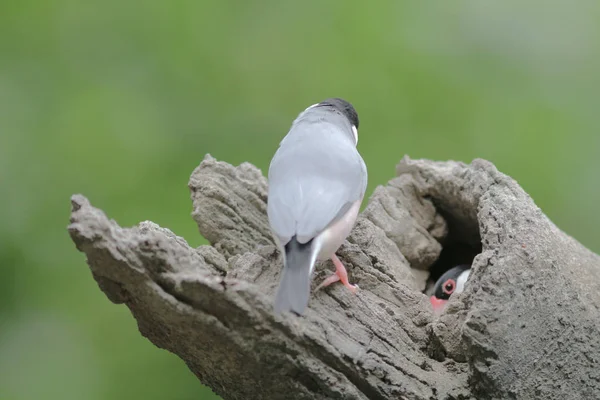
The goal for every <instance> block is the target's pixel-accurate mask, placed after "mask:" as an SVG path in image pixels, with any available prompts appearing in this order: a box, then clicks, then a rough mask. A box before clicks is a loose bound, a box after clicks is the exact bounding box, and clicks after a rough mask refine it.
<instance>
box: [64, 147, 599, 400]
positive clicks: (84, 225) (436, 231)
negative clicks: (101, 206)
mask: <svg viewBox="0 0 600 400" xmlns="http://www.w3.org/2000/svg"><path fill="white" fill-rule="evenodd" d="M397 173H398V176H397V177H396V178H394V179H392V180H391V181H390V182H389V183H388V185H387V186H385V187H378V188H377V190H376V191H375V193H374V194H373V196H372V197H371V199H370V200H369V204H368V206H367V207H366V209H365V211H364V212H363V213H362V214H361V216H360V217H359V220H358V222H357V225H356V227H355V229H354V230H353V232H352V234H351V236H350V237H349V238H348V241H347V242H346V243H345V244H344V245H343V246H342V248H341V249H340V251H339V252H338V255H339V256H340V258H341V259H342V261H343V262H344V263H345V264H346V266H347V267H348V269H349V272H350V276H351V280H352V282H356V283H358V284H359V286H360V290H359V292H358V294H357V295H352V294H351V293H350V292H349V291H348V290H346V289H345V288H344V287H343V286H342V285H332V286H331V287H328V288H326V289H324V290H320V291H318V292H315V293H313V295H312V297H311V300H310V304H309V309H308V310H307V312H306V314H305V315H304V316H302V317H298V316H294V315H291V314H290V315H283V316H280V317H276V316H274V315H273V313H272V306H271V303H272V298H273V293H274V291H275V287H276V284H277V282H278V277H279V273H280V265H281V258H280V255H279V254H278V252H277V250H276V248H275V246H274V245H273V242H272V239H271V237H270V233H269V227H268V223H267V219H266V193H267V183H266V180H265V178H264V177H263V176H262V174H261V172H260V171H259V170H258V169H256V168H255V167H253V166H252V165H250V164H242V165H240V166H239V167H233V166H231V165H229V164H227V163H224V162H218V161H216V160H215V159H213V158H212V157H210V156H207V157H206V158H205V160H204V161H203V162H202V163H201V165H200V166H199V167H198V168H197V169H196V170H195V171H194V172H193V174H192V176H191V179H190V184H189V187H190V190H191V194H192V200H193V217H194V219H195V220H196V222H197V223H198V227H199V229H200V232H201V233H202V235H203V236H204V237H205V238H207V239H208V240H209V242H210V243H211V244H212V246H201V247H199V248H197V249H194V248H190V247H189V246H188V244H187V243H186V241H185V240H184V239H182V238H180V237H178V236H176V235H175V234H173V233H172V232H171V231H169V230H167V229H164V228H160V227H159V226H157V225H156V224H154V223H152V222H148V221H146V222H142V223H140V224H139V225H138V226H136V227H133V228H121V227H119V226H118V225H117V224H116V222H114V221H112V220H109V219H108V218H107V217H106V216H105V215H104V213H103V212H102V211H100V210H98V209H96V208H94V207H92V206H91V205H90V203H89V202H88V200H87V199H86V198H84V197H83V196H81V195H75V196H73V198H72V206H73V211H72V216H71V224H70V225H69V232H70V234H71V237H72V239H73V241H74V242H75V244H76V246H77V248H78V249H79V250H80V251H82V252H84V253H85V254H86V256H87V261H88V264H89V266H90V268H91V270H92V273H93V276H94V278H95V279H96V281H97V282H98V285H99V286H100V288H101V289H102V290H103V291H104V293H106V295H107V297H108V298H109V299H110V300H111V301H113V302H115V303H125V304H126V305H127V307H129V308H130V309H131V311H132V313H133V315H134V317H135V318H136V320H137V322H138V325H139V329H140V332H141V333H142V334H143V335H144V336H146V337H147V338H148V339H149V340H150V341H152V342H153V343H154V344H155V345H157V346H158V347H161V348H165V349H167V350H169V351H171V352H173V353H175V354H177V355H178V356H179V357H181V358H182V359H183V360H184V361H185V362H186V364H187V365H188V366H189V368H190V369H191V370H192V371H193V372H194V373H195V374H196V375H197V376H198V378H199V379H200V381H202V382H203V383H205V384H207V385H209V386H210V387H211V388H213V390H214V391H215V392H216V393H218V394H220V395H221V396H222V397H223V398H225V399H243V400H249V399H326V398H337V399H399V398H401V399H475V398H476V399H534V398H536V399H537V398H539V399H566V398H569V399H592V398H600V368H599V361H600V335H599V333H598V332H599V330H600V312H599V306H600V258H599V257H598V256H597V255H595V254H593V253H591V252H590V251H588V250H587V249H585V248H584V247H583V246H581V245H580V244H579V243H577V242H576V241H575V240H574V239H572V238H570V237H569V236H567V235H566V234H564V233H563V232H561V231H560V230H559V229H558V228H556V226H554V225H553V224H552V222H550V221H549V220H548V218H547V217H546V216H544V214H543V213H542V212H541V211H540V210H539V209H538V208H537V207H536V206H535V204H534V203H533V201H532V200H531V199H530V198H529V196H528V195H527V194H526V193H525V192H524V191H523V190H522V189H521V188H520V187H519V186H518V184H517V183H516V182H515V181H514V180H512V179H511V178H509V177H507V176H505V175H503V174H501V173H499V172H498V171H497V170H496V168H495V167H494V166H493V165H492V164H491V163H489V162H487V161H483V160H475V161H474V162H473V163H472V164H471V165H465V164H462V163H456V162H432V161H427V160H418V161H413V160H410V159H408V158H404V159H403V160H402V161H401V163H400V164H399V165H398V167H397ZM442 250H443V251H442ZM474 255H475V259H474V261H473V273H472V275H471V278H470V280H469V283H468V286H467V288H466V291H465V292H464V293H463V294H462V295H459V296H455V298H453V299H452V300H451V302H450V305H449V307H448V308H447V310H446V311H445V313H444V314H443V315H441V316H440V317H439V318H436V317H435V316H434V315H433V314H432V312H431V309H430V305H429V302H428V299H427V297H426V296H425V295H423V294H422V293H421V290H422V289H423V288H424V287H425V280H426V279H427V276H428V274H429V272H427V271H428V270H429V269H431V271H436V270H437V271H441V270H443V269H444V268H448V267H450V266H451V264H452V262H453V261H455V260H457V259H460V258H465V257H467V258H470V259H471V258H472V257H473V256H474ZM329 269H333V267H332V265H331V264H330V263H326V264H325V265H321V266H319V267H318V268H317V276H316V277H315V279H314V280H315V281H317V282H318V280H320V279H321V278H323V277H325V276H326V275H327V273H328V271H327V270H329ZM432 273H433V272H432Z"/></svg>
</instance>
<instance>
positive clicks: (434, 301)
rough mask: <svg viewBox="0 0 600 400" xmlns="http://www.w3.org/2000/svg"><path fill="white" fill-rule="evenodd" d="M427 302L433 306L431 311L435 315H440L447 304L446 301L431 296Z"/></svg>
mask: <svg viewBox="0 0 600 400" xmlns="http://www.w3.org/2000/svg"><path fill="white" fill-rule="evenodd" d="M429 301H431V305H432V306H433V311H434V312H435V313H440V312H442V310H443V309H444V307H445V306H446V303H447V302H448V300H442V299H438V298H437V297H435V296H431V297H430V298H429Z"/></svg>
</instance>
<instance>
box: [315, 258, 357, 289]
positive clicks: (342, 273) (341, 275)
mask: <svg viewBox="0 0 600 400" xmlns="http://www.w3.org/2000/svg"><path fill="white" fill-rule="evenodd" d="M331 261H333V265H335V273H334V274H333V275H331V276H329V277H328V278H326V279H325V280H324V281H323V282H322V283H321V284H320V285H319V286H317V289H316V290H319V289H321V288H322V287H325V286H329V285H331V284H332V283H335V282H337V281H342V283H343V284H344V286H346V287H347V288H348V289H349V290H350V291H351V292H352V293H356V290H357V289H358V285H352V284H351V283H350V282H349V281H348V273H347V272H346V268H345V267H344V264H342V262H341V261H340V259H339V258H338V257H337V256H336V255H335V254H334V255H333V256H331Z"/></svg>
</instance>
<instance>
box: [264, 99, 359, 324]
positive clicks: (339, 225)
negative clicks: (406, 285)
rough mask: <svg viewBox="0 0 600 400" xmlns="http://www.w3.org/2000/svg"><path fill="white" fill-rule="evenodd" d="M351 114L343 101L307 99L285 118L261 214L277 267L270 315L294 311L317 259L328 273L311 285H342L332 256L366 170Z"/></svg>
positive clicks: (348, 226) (301, 304)
mask: <svg viewBox="0 0 600 400" xmlns="http://www.w3.org/2000/svg"><path fill="white" fill-rule="evenodd" d="M357 143H358V114H357V113H356V110H355V109H354V107H353V106H352V104H350V103H348V102H347V101H345V100H342V99H339V98H332V99H327V100H324V101H322V102H320V103H318V104H313V105H312V106H310V107H308V108H307V109H306V110H304V111H303V112H302V113H300V115H299V116H298V117H297V118H296V120H295V121H294V122H293V124H292V127H291V128H290V131H289V132H288V134H287V135H286V136H285V137H284V138H283V140H282V141H281V143H280V144H279V148H278V149H277V152H276V153H275V155H274V156H273V159H272V160H271V165H270V167H269V177H268V180H269V194H268V201H267V203H268V205H267V213H268V216H269V223H270V225H271V229H272V231H273V234H274V237H275V239H276V241H277V242H278V245H279V248H280V249H281V251H282V252H283V272H282V275H281V281H280V283H279V288H278V291H277V294H276V296H275V305H274V309H275V312H276V313H280V312H285V311H294V312H296V313H298V314H302V313H303V312H304V310H305V309H306V307H307V305H308V298H309V295H310V282H311V276H312V272H313V269H314V266H315V262H316V261H317V260H326V259H328V258H331V260H332V261H333V264H334V265H335V269H336V271H335V274H333V275H332V276H330V277H329V278H327V279H325V281H324V282H323V283H322V284H321V285H320V286H319V287H322V286H327V285H329V284H331V283H333V282H337V281H338V280H341V281H342V283H343V284H344V285H345V286H346V287H347V288H348V289H350V290H351V291H352V292H355V291H356V289H357V288H358V286H356V285H352V284H350V282H348V274H347V273H346V269H345V268H344V265H343V264H342V262H341V261H340V260H339V258H338V257H337V256H336V255H335V252H336V251H337V250H338V248H339V247H340V246H341V245H342V243H343V242H344V240H345V239H346V237H347V236H348V235H349V234H350V231H351V230H352V227H353V226H354V223H355V222H356V216H357V215H358V210H359V208H360V204H361V202H362V199H363V196H364V194H365V190H366V188H367V167H366V166H365V163H364V161H363V159H362V157H361V156H360V154H359V153H358V150H357V149H356V145H357Z"/></svg>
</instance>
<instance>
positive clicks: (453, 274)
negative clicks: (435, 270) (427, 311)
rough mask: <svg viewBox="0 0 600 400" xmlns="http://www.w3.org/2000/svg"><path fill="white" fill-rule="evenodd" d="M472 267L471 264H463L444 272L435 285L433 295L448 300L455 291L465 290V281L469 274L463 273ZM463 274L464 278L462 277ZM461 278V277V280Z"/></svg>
mask: <svg viewBox="0 0 600 400" xmlns="http://www.w3.org/2000/svg"><path fill="white" fill-rule="evenodd" d="M470 268H471V266H470V265H467V264H463V265H458V266H456V267H454V268H451V269H449V270H448V271H446V272H444V274H443V275H442V276H440V279H438V280H437V282H436V283H435V286H434V287H433V290H434V292H433V296H434V297H436V298H437V299H439V300H448V299H449V298H450V295H452V294H453V293H455V292H456V293H460V292H462V290H463V287H464V283H465V281H466V279H467V276H468V275H466V274H465V275H463V273H466V272H467V271H469V269H470ZM461 276H462V278H461ZM459 278H461V279H460V280H459Z"/></svg>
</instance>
